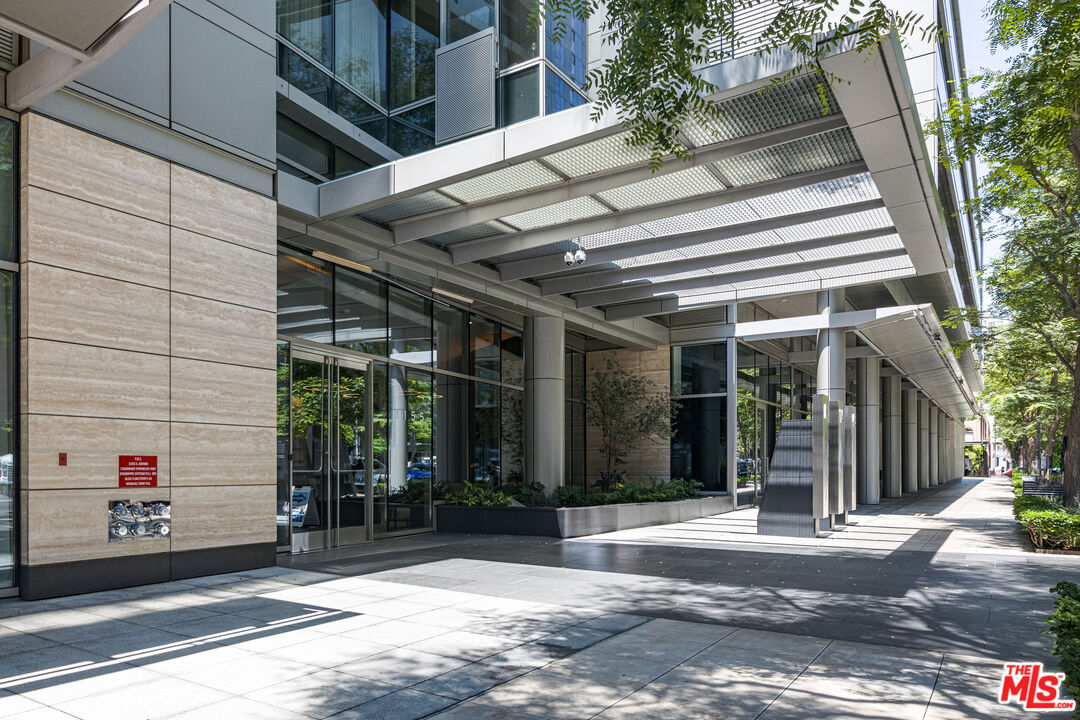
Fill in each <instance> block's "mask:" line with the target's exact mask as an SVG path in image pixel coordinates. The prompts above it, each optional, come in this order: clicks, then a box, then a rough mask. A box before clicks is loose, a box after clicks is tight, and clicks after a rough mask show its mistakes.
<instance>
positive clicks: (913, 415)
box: [903, 388, 919, 493]
mask: <svg viewBox="0 0 1080 720" xmlns="http://www.w3.org/2000/svg"><path fill="white" fill-rule="evenodd" d="M903 415H904V440H903V446H904V463H903V473H904V492H906V493H913V492H917V491H918V489H919V391H918V390H916V389H915V388H904V413H903Z"/></svg>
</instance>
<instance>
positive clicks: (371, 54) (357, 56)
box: [334, 0, 386, 107]
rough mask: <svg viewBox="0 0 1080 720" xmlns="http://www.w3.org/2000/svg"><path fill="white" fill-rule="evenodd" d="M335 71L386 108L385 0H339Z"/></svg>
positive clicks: (336, 6) (336, 13)
mask: <svg viewBox="0 0 1080 720" xmlns="http://www.w3.org/2000/svg"><path fill="white" fill-rule="evenodd" d="M334 71H335V72H336V73H337V75H338V77H340V78H341V79H343V80H344V81H345V82H347V83H349V84H350V85H352V86H353V87H354V88H356V89H357V90H359V91H360V92H361V93H362V94H363V95H365V96H366V97H367V98H368V99H370V100H372V101H373V102H375V103H376V104H377V105H381V106H382V107H386V0H337V2H336V3H335V5H334Z"/></svg>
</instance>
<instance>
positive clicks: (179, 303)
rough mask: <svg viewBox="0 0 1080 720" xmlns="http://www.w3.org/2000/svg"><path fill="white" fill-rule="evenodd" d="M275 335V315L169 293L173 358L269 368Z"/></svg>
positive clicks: (274, 356) (274, 354)
mask: <svg viewBox="0 0 1080 720" xmlns="http://www.w3.org/2000/svg"><path fill="white" fill-rule="evenodd" d="M276 336H277V315H276V314H275V313H272V312H267V311H266V310H256V309H253V308H246V307H241V306H240V305H230V304H228V303H223V302H218V301H216V300H207V299H206V298H200V297H195V296H194V295H181V294H180V293H173V296H172V354H173V355H174V356H180V357H188V358H196V359H199V360H212V361H215V362H227V363H233V364H234V365H251V366H253V367H263V368H271V369H273V368H274V367H276V366H277V340H276Z"/></svg>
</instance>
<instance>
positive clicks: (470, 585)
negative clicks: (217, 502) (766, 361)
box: [0, 479, 1080, 720]
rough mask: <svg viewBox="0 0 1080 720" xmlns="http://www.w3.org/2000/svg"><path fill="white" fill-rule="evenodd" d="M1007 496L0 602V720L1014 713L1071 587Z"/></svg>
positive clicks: (931, 493) (949, 490) (983, 491)
mask: <svg viewBox="0 0 1080 720" xmlns="http://www.w3.org/2000/svg"><path fill="white" fill-rule="evenodd" d="M1010 497H1011V490H1010V488H1009V485H1008V482H1007V481H1005V480H1003V479H990V480H965V481H963V482H953V483H949V484H947V485H944V486H942V487H939V488H932V489H929V490H924V491H922V492H920V493H919V494H918V495H917V496H913V497H907V498H904V499H902V500H895V501H894V500H889V501H885V502H883V503H882V504H881V505H879V506H875V507H872V508H864V509H862V510H860V511H859V512H858V513H856V514H855V515H854V516H853V518H852V524H851V525H850V526H849V527H848V528H847V529H844V530H842V531H838V532H835V533H833V534H831V535H830V536H829V537H825V538H819V539H814V540H794V539H787V538H778V537H762V536H758V535H756V534H754V515H753V513H754V511H753V510H742V511H739V512H736V513H731V514H728V515H721V516H716V517H711V518H704V519H701V520H696V521H693V522H687V523H681V524H677V525H669V526H663V527H654V528H646V529H640V530H632V531H623V532H619V533H611V534H609V535H600V536H592V537H588V538H579V539H576V540H565V541H559V540H555V539H550V538H533V537H508V536H483V537H481V536H459V535H449V534H446V535H425V536H415V537H412V538H405V539H398V540H392V541H381V542H377V543H373V544H370V545H367V546H364V547H363V548H361V549H359V550H358V549H355V548H354V549H350V550H347V551H345V550H342V551H335V552H333V553H323V554H319V555H311V556H303V557H293V558H288V559H285V560H284V561H283V562H285V563H287V564H286V565H283V566H281V567H276V568H268V569H264V570H259V571H253V572H243V573H233V574H228V575H218V576H213V577H207V578H197V579H193V580H186V581H183V582H170V583H165V584H160V585H153V586H147V587H139V588H132V589H128V590H116V591H110V592H102V593H96V594H93V595H82V596H76V597H69V598H62V599H57V600H48V601H39V602H32V603H29V602H19V601H2V602H0V718H19V719H20V720H30V719H32V720H49V719H51V718H72V717H75V718H85V719H87V720H92V719H97V718H102V719H106V718H107V719H109V720H123V719H125V718H140V719H141V718H167V717H168V718H172V717H177V718H185V719H187V718H199V719H202V718H223V719H226V718H227V719H229V720H241V719H243V718H253V719H256V718H257V719H260V720H261V719H264V718H265V719H268V720H273V719H277V718H280V719H283V720H284V719H290V718H294V719H302V718H327V717H333V718H336V719H341V720H346V719H349V720H351V719H353V718H373V719H376V718H377V719H380V720H399V719H400V720H408V719H410V718H424V717H431V718H439V719H440V720H451V719H453V720H458V719H460V720H474V719H475V720H509V719H511V718H515V719H516V718H521V719H522V720H530V719H534V718H538V719H550V720H556V719H562V718H566V719H571V718H594V717H595V718H597V719H598V720H601V719H602V720H616V719H622V718H650V719H656V720H665V719H667V718H679V719H683V718H686V719H689V720H694V719H696V718H701V719H706V718H709V719H716V718H722V719H724V720H729V719H735V718H760V719H761V720H781V719H789V718H790V719H792V720H794V719H795V718H912V719H918V718H927V719H930V718H938V719H945V718H1012V717H1022V716H1024V715H1025V714H1024V713H1022V712H1021V711H1019V710H1018V709H1017V708H1015V706H1009V707H1006V706H1001V705H999V704H998V703H997V702H996V698H995V696H996V693H997V690H998V684H999V682H1000V674H1001V663H1002V662H1003V661H1005V660H1039V661H1043V662H1047V663H1051V664H1053V658H1052V657H1051V656H1050V655H1049V648H1050V639H1049V638H1048V637H1047V636H1044V635H1042V634H1041V632H1040V631H1041V629H1042V627H1043V626H1042V620H1043V619H1044V618H1045V617H1046V615H1047V614H1048V613H1049V612H1050V610H1051V608H1052V596H1051V595H1050V593H1049V592H1048V588H1050V587H1051V586H1052V585H1053V584H1054V583H1055V582H1057V581H1058V580H1061V579H1071V580H1073V581H1077V580H1078V579H1080V572H1078V564H1077V558H1074V557H1068V556H1056V555H1035V554H1033V553H1031V552H1030V551H1028V550H1027V546H1026V545H1025V542H1026V541H1025V539H1024V537H1023V535H1022V534H1021V532H1020V531H1019V530H1018V529H1017V527H1016V525H1015V522H1014V521H1013V520H1012V519H1011V517H1010ZM1054 716H1055V715H1051V717H1054ZM1058 717H1060V716H1058Z"/></svg>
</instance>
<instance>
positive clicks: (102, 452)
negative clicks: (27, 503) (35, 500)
mask: <svg viewBox="0 0 1080 720" xmlns="http://www.w3.org/2000/svg"><path fill="white" fill-rule="evenodd" d="M25 423H26V435H27V440H26V443H25V444H24V445H23V448H24V456H23V466H24V467H25V468H26V476H25V485H24V487H26V488H27V489H28V490H60V489H68V488H77V489H88V488H115V487H117V486H118V484H119V456H120V455H156V456H157V466H158V487H166V488H167V487H168V486H169V424H168V423H167V422H155V421H149V420H111V419H105V418H83V417H66V416H63V415H27V416H26V419H25ZM59 453H67V465H66V466H61V465H60V462H59Z"/></svg>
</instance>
